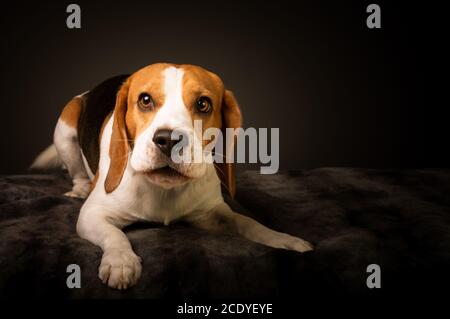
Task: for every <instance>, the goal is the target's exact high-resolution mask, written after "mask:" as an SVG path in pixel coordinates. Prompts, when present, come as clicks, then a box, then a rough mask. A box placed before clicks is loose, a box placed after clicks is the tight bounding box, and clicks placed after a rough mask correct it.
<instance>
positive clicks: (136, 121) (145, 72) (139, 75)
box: [126, 63, 171, 141]
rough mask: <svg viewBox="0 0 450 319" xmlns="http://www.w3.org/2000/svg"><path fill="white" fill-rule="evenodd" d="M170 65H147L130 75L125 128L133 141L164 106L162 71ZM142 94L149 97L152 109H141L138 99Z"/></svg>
mask: <svg viewBox="0 0 450 319" xmlns="http://www.w3.org/2000/svg"><path fill="white" fill-rule="evenodd" d="M170 66H171V64H166V63H157V64H152V65H149V66H147V67H145V68H143V69H141V70H139V71H137V72H136V73H134V74H133V75H132V78H131V79H130V89H129V91H128V110H127V114H126V126H127V132H128V138H129V139H130V140H132V141H133V140H135V139H136V138H137V137H138V136H139V135H140V134H141V133H142V132H143V131H144V130H145V129H146V128H147V127H148V126H149V125H150V124H151V122H152V120H153V118H154V117H155V115H156V112H157V111H158V110H159V109H160V108H161V106H162V105H164V100H165V95H164V76H163V71H164V70H165V69H166V68H168V67H170ZM144 94H147V95H148V96H150V98H151V100H152V103H153V107H150V108H148V109H145V108H143V107H142V106H140V104H139V98H140V97H142V96H143V95H144Z"/></svg>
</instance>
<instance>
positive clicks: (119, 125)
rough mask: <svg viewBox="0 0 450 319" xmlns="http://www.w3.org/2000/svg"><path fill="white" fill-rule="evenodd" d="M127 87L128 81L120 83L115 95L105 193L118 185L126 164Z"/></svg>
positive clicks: (127, 149) (127, 150)
mask: <svg viewBox="0 0 450 319" xmlns="http://www.w3.org/2000/svg"><path fill="white" fill-rule="evenodd" d="M128 89H129V81H127V82H125V83H124V84H122V86H121V88H120V90H119V92H118V93H117V97H116V105H115V107H114V119H113V126H112V134H111V142H110V145H109V158H110V160H111V161H110V164H109V169H108V175H106V179H105V191H106V193H111V192H112V191H114V190H115V189H116V188H117V186H119V184H120V181H121V180H122V176H123V173H124V172H125V168H126V166H127V161H128V152H129V149H130V146H129V144H128V136H127V129H126V125H125V115H126V113H127V103H128Z"/></svg>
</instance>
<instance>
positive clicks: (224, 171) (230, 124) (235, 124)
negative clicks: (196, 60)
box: [214, 90, 242, 198]
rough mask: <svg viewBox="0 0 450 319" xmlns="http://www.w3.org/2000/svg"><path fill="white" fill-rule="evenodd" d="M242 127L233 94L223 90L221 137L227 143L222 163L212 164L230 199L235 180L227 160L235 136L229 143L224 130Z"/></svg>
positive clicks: (229, 156)
mask: <svg viewBox="0 0 450 319" xmlns="http://www.w3.org/2000/svg"><path fill="white" fill-rule="evenodd" d="M241 126H242V115H241V109H240V108H239V104H238V102H237V100H236V98H235V97H234V94H233V92H231V91H229V90H225V91H224V93H223V101H222V136H223V138H224V140H226V141H227V143H226V144H225V143H224V148H225V149H224V153H225V156H223V162H222V163H214V165H215V167H216V172H217V175H218V176H219V179H220V181H221V183H222V184H223V185H224V187H225V188H226V190H227V191H228V193H229V194H230V196H231V198H234V195H235V193H236V179H235V174H234V163H230V162H229V160H228V159H229V158H231V157H232V156H233V154H234V151H233V150H234V144H235V140H236V136H235V135H234V136H233V137H232V139H231V141H228V140H227V139H226V138H225V137H226V136H227V135H226V129H227V128H232V129H235V130H236V129H238V128H240V127H241Z"/></svg>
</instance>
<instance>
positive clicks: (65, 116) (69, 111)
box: [59, 96, 83, 128]
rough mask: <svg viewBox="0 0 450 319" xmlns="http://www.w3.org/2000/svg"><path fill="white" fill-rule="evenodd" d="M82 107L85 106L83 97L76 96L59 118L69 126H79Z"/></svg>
mask: <svg viewBox="0 0 450 319" xmlns="http://www.w3.org/2000/svg"><path fill="white" fill-rule="evenodd" d="M82 108H83V99H82V98H81V97H79V96H77V97H74V98H73V99H72V100H70V101H69V103H67V104H66V106H65V107H64V108H63V110H62V113H61V115H60V117H59V118H60V119H61V120H62V121H63V122H64V123H66V124H67V125H68V126H70V127H73V128H77V127H78V120H79V119H80V113H81V110H82Z"/></svg>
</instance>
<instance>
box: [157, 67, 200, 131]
mask: <svg viewBox="0 0 450 319" xmlns="http://www.w3.org/2000/svg"><path fill="white" fill-rule="evenodd" d="M183 75H184V70H183V69H179V68H176V67H173V66H171V67H168V68H167V69H165V70H164V71H163V76H164V84H163V87H164V95H165V99H164V105H163V106H162V107H161V109H160V110H159V111H158V113H157V114H156V116H155V118H154V120H153V123H152V125H151V126H152V127H153V128H154V130H153V131H155V130H156V129H159V128H167V129H172V130H174V129H187V128H189V127H190V126H192V121H191V117H190V115H189V112H188V111H187V109H186V106H185V105H184V102H183Z"/></svg>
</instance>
